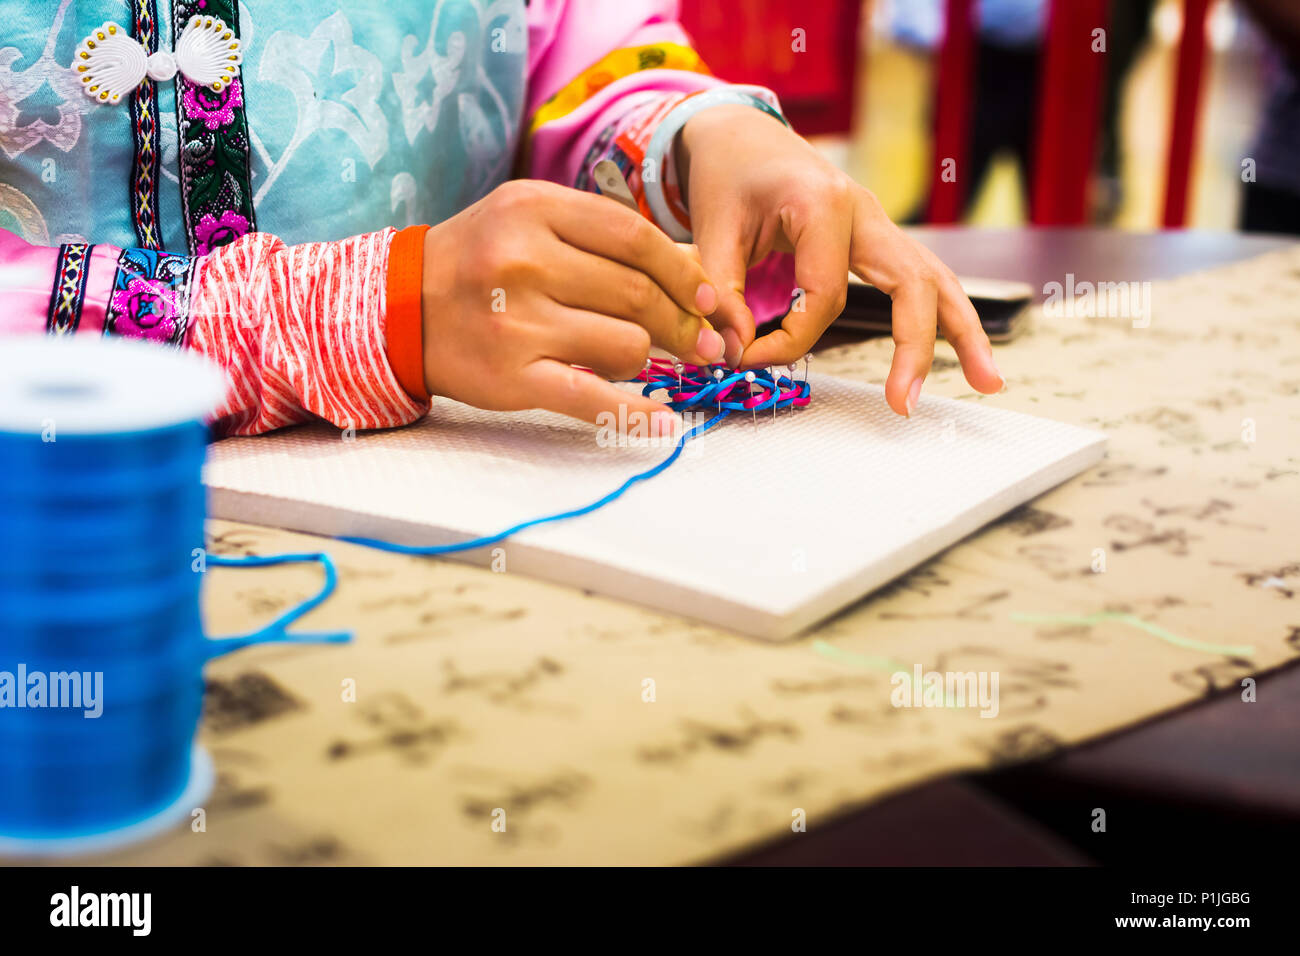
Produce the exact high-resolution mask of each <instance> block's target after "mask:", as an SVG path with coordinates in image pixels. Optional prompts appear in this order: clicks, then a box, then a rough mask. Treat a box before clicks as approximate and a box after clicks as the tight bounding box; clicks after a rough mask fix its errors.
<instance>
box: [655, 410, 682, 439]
mask: <svg viewBox="0 0 1300 956" xmlns="http://www.w3.org/2000/svg"><path fill="white" fill-rule="evenodd" d="M680 421H681V419H679V418H678V417H677V415H676V414H674V413H673V412H655V413H654V414H653V415H651V416H650V431H651V433H652V434H653V435H654V436H655V437H656V438H670V437H672V436H673V435H675V434H677V425H678V422H680Z"/></svg>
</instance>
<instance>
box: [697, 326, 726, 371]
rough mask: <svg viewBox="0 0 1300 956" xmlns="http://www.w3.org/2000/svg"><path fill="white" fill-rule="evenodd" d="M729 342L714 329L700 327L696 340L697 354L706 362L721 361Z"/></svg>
mask: <svg viewBox="0 0 1300 956" xmlns="http://www.w3.org/2000/svg"><path fill="white" fill-rule="evenodd" d="M726 348H727V343H726V342H724V341H723V340H722V336H721V335H719V334H718V333H717V332H715V331H713V329H710V328H708V327H707V326H706V327H705V328H702V329H700V335H699V338H697V339H696V340H695V354H696V355H698V356H699V357H700V358H702V359H704V360H705V361H706V362H710V363H713V362H721V361H722V356H723V353H724V352H725V351H726Z"/></svg>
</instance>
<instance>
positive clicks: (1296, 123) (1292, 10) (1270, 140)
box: [1241, 0, 1300, 235]
mask: <svg viewBox="0 0 1300 956" xmlns="http://www.w3.org/2000/svg"><path fill="white" fill-rule="evenodd" d="M1243 5H1244V6H1245V7H1246V8H1247V9H1248V10H1249V11H1250V12H1251V14H1252V15H1253V16H1254V18H1255V20H1256V22H1257V23H1258V24H1259V25H1260V27H1261V28H1262V29H1263V31H1264V32H1265V33H1266V34H1267V36H1268V40H1269V41H1270V43H1271V49H1270V50H1269V51H1268V57H1267V66H1266V70H1267V74H1268V85H1269V93H1268V99H1267V100H1266V101H1265V104H1264V109H1263V116H1262V121H1261V123H1260V131H1259V135H1258V137H1257V138H1256V140H1255V146H1254V149H1253V150H1252V151H1251V156H1252V157H1253V158H1254V160H1255V163H1256V168H1255V181H1254V182H1253V183H1252V182H1249V181H1244V182H1243V187H1242V192H1243V194H1244V195H1243V199H1242V205H1241V228H1242V229H1244V230H1246V231H1248V232H1287V233H1295V234H1297V235H1300V0H1243Z"/></svg>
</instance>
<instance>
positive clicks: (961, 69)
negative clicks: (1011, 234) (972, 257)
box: [928, 0, 975, 224]
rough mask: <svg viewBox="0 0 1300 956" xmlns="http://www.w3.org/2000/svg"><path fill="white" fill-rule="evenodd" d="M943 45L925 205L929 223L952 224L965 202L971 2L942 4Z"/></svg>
mask: <svg viewBox="0 0 1300 956" xmlns="http://www.w3.org/2000/svg"><path fill="white" fill-rule="evenodd" d="M944 9H945V19H944V32H943V44H942V46H940V48H939V75H938V76H937V77H936V78H935V93H934V156H933V157H932V160H931V162H932V165H933V167H934V168H933V169H932V170H931V172H930V208H929V215H928V219H929V221H930V222H933V223H944V224H947V223H954V222H957V221H958V220H959V219H960V218H961V213H962V206H963V205H964V204H965V199H966V192H967V187H968V186H972V185H974V184H968V183H967V182H966V179H965V176H966V151H967V149H966V148H967V146H969V145H970V124H971V94H972V89H973V87H974V82H975V17H974V12H975V3H974V0H948V2H947V4H946V5H945V8H944ZM947 160H952V161H953V163H954V164H955V166H954V170H955V177H954V178H952V179H951V181H949V182H945V181H944V163H945V162H946V161H947Z"/></svg>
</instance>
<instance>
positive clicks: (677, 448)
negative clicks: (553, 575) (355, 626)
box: [339, 408, 731, 555]
mask: <svg viewBox="0 0 1300 956" xmlns="http://www.w3.org/2000/svg"><path fill="white" fill-rule="evenodd" d="M730 414H731V411H730V409H726V408H724V409H723V410H722V411H720V412H718V414H716V415H714V416H713V417H712V418H710V419H709V420H708V421H707V422H705V423H704V424H702V425H696V426H695V427H694V428H692V429H691V430H690V431H688V432H683V433H682V434H681V435H680V436H679V437H678V439H677V444H676V445H674V446H673V450H672V453H671V454H670V455H669V456H668V457H667V458H665V459H664V460H663V461H661V462H659V464H657V465H655V466H654V467H653V468H650V469H648V470H646V471H643V472H641V473H640V474H636V475H633V476H632V477H631V478H629V479H628V480H627V481H625V482H623V484H621V485H619V486H618V487H617V488H615V489H614V490H613V491H611V492H610V493H609V494H607V495H605V497H603V498H601V499H599V500H598V501H593V502H592V503H591V504H589V505H584V506H583V507H581V508H574V509H573V510H572V511H562V512H560V513H559V514H553V515H546V516H545V517H543V518H532V519H530V520H528V521H521V522H519V524H516V525H511V526H510V527H509V528H506V529H505V530H504V531H498V532H497V533H496V534H490V535H486V536H484V537H482V538H471V539H470V540H469V541H458V542H456V543H455V544H431V545H409V544H397V543H395V542H392V541H381V540H379V539H378V538H350V537H349V538H340V539H339V540H341V541H348V542H351V543H352V544H364V545H365V546H366V547H368V548H378V549H379V550H381V551H392V552H395V553H397V554H412V555H437V554H454V553H456V552H457V551H473V550H474V549H475V548H486V547H487V546H488V545H490V544H496V543H497V542H498V541H504V540H505V539H506V538H508V537H510V536H511V535H513V534H518V533H519V532H520V531H523V530H524V529H525V528H535V527H537V526H538V525H542V524H550V523H551V522H554V521H564V520H565V519H567V518H578V517H581V516H582V515H586V514H591V512H593V511H595V510H596V509H598V508H603V507H605V505H607V504H609V503H610V502H611V501H613V500H615V499H616V498H618V497H620V496H621V495H622V494H623V492H625V491H627V490H628V489H629V488H631V487H632V486H633V485H635V484H636V483H637V482H639V481H648V480H650V479H651V478H653V477H654V476H655V475H657V474H659V473H660V472H661V471H663V470H664V469H665V468H667V467H668V466H669V465H671V464H672V463H673V462H675V461H676V460H677V458H678V457H679V456H680V455H681V453H682V449H683V448H685V447H686V443H687V442H688V441H690V440H691V439H692V438H695V437H696V436H698V435H703V434H704V433H705V432H707V431H708V430H709V429H710V428H712V427H713V426H714V425H716V424H718V422H720V421H722V420H723V419H724V418H726V417H727V416H728V415H730Z"/></svg>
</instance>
